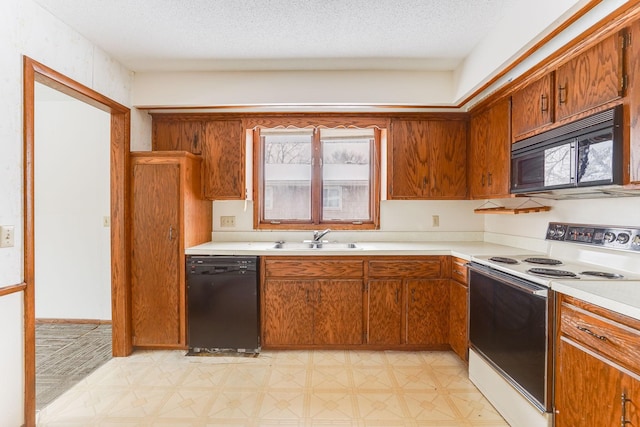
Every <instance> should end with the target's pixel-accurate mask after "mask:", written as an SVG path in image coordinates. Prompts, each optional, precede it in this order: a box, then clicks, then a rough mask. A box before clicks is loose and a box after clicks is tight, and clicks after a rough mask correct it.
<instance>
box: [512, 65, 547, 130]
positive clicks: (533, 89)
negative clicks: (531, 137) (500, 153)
mask: <svg viewBox="0 0 640 427" xmlns="http://www.w3.org/2000/svg"><path fill="white" fill-rule="evenodd" d="M553 80H554V73H549V74H545V75H544V76H542V77H541V78H539V79H538V80H536V81H534V82H533V83H531V84H529V85H527V86H526V87H524V88H522V89H520V90H518V91H517V92H515V93H514V94H513V96H512V97H511V129H512V133H513V139H514V140H517V139H518V137H519V136H520V135H523V134H525V133H527V132H531V131H533V130H535V129H538V128H539V127H542V126H544V125H548V124H551V123H553V117H554V116H553V111H554V98H553V95H554V93H555V92H554V90H553V87H554V84H553Z"/></svg>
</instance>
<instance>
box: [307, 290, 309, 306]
mask: <svg viewBox="0 0 640 427" xmlns="http://www.w3.org/2000/svg"><path fill="white" fill-rule="evenodd" d="M307 304H309V289H307Z"/></svg>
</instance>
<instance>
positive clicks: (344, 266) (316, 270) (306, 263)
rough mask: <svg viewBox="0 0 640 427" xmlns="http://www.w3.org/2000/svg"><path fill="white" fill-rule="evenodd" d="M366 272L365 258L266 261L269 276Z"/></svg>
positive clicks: (313, 275)
mask: <svg viewBox="0 0 640 427" xmlns="http://www.w3.org/2000/svg"><path fill="white" fill-rule="evenodd" d="M363 274H364V261H363V260H337V259H318V260H309V259H302V260H269V259H267V260H266V261H265V275H266V276H267V277H321V278H326V277H340V278H344V277H353V278H359V277H362V276H363Z"/></svg>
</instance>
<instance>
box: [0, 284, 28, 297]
mask: <svg viewBox="0 0 640 427" xmlns="http://www.w3.org/2000/svg"><path fill="white" fill-rule="evenodd" d="M26 287H27V284H26V283H24V282H22V283H18V284H17V285H10V286H3V287H1V288H0V297H3V296H5V295H11V294H15V293H16V292H22V291H24V290H25V288H26Z"/></svg>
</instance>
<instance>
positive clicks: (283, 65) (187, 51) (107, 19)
mask: <svg viewBox="0 0 640 427" xmlns="http://www.w3.org/2000/svg"><path fill="white" fill-rule="evenodd" d="M35 1H36V2H37V3H38V4H40V5H41V6H42V7H44V8H45V9H47V10H48V11H49V12H51V13H52V14H53V15H54V16H56V17H58V18H59V19H60V20H62V21H63V22H65V23H67V24H68V25H69V26H70V27H72V28H74V29H75V30H76V31H78V32H80V33H81V34H83V35H84V36H85V37H86V38H88V39H89V40H91V41H92V42H93V43H95V44H96V45H98V46H100V47H101V48H102V49H104V50H105V51H106V52H108V53H109V54H110V55H111V56H113V57H114V58H116V59H118V60H119V61H120V62H122V63H123V64H124V65H125V66H126V67H127V68H129V69H131V70H133V71H156V70H176V71H177V70H258V69H259V70H273V69H279V70H281V69H291V70H296V69H313V70H322V69H326V70H332V69H373V70H376V69H377V70H382V69H390V70H393V69H415V70H452V69H455V68H456V67H457V66H458V65H459V64H460V62H461V61H462V60H463V59H464V58H465V57H466V56H467V55H468V54H469V53H470V52H471V51H472V49H473V48H474V46H475V45H476V44H477V43H478V42H479V41H480V40H481V39H482V38H483V37H484V36H485V35H486V34H487V32H488V31H489V30H490V29H491V28H492V27H493V26H494V25H495V24H496V23H497V22H498V21H499V20H500V19H501V18H503V17H504V16H505V10H506V9H507V8H508V7H509V6H510V5H511V4H512V3H516V2H517V1H518V0H297V1H296V0H35Z"/></svg>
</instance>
